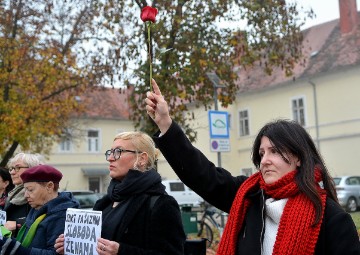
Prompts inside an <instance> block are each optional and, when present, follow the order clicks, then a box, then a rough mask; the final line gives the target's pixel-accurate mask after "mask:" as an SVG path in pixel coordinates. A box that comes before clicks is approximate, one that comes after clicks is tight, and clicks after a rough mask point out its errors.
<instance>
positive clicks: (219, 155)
mask: <svg viewBox="0 0 360 255" xmlns="http://www.w3.org/2000/svg"><path fill="white" fill-rule="evenodd" d="M214 103H215V111H218V100H217V87H216V85H214ZM217 160H218V167H221V152H220V151H218V152H217Z"/></svg>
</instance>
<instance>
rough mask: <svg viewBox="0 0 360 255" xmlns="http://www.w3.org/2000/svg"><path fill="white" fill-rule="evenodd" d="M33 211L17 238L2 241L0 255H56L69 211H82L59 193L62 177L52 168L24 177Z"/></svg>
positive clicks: (41, 168) (43, 167)
mask: <svg viewBox="0 0 360 255" xmlns="http://www.w3.org/2000/svg"><path fill="white" fill-rule="evenodd" d="M20 177H21V179H22V181H23V183H24V190H25V194H24V195H25V198H26V200H27V202H28V203H29V205H30V206H31V210H30V212H29V214H28V215H27V217H26V221H25V223H24V225H23V226H22V227H21V229H20V230H19V233H18V235H17V237H16V239H15V238H6V237H3V239H2V240H0V248H1V251H0V254H13V255H17V254H18V255H30V254H31V255H37V254H38V255H40V254H41V255H56V252H55V249H54V244H55V240H56V238H57V237H58V236H59V235H60V234H61V233H63V232H64V228H65V218H66V210H67V209H68V208H79V207H80V205H79V203H78V202H77V201H76V200H75V199H74V197H73V195H72V194H71V193H69V192H61V193H59V192H58V189H59V183H60V180H61V179H62V173H61V172H60V171H59V170H57V169H56V168H54V167H52V166H49V165H38V166H34V167H31V168H29V169H28V170H26V171H25V172H23V173H22V174H21V175H20Z"/></svg>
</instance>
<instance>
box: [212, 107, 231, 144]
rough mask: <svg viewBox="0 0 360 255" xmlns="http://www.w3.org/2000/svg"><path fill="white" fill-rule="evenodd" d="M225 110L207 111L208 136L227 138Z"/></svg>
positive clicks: (227, 124) (227, 128)
mask: <svg viewBox="0 0 360 255" xmlns="http://www.w3.org/2000/svg"><path fill="white" fill-rule="evenodd" d="M228 121H229V118H228V113H227V112H221V111H209V127H210V138H229V137H230V135H229V123H228Z"/></svg>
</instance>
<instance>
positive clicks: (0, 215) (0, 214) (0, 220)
mask: <svg viewBox="0 0 360 255" xmlns="http://www.w3.org/2000/svg"><path fill="white" fill-rule="evenodd" d="M5 222H6V212H5V211H3V210H0V225H4V224H5Z"/></svg>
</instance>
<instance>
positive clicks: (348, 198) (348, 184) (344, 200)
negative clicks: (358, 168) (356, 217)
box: [333, 176, 360, 212]
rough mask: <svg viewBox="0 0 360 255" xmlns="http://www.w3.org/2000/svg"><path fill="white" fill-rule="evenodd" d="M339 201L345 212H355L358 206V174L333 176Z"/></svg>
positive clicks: (359, 182) (359, 196)
mask: <svg viewBox="0 0 360 255" xmlns="http://www.w3.org/2000/svg"><path fill="white" fill-rule="evenodd" d="M333 179H334V183H335V185H336V192H337V197H338V200H339V203H340V205H341V206H342V207H344V208H345V210H346V211H347V212H355V211H356V210H357V209H358V208H359V206H360V176H339V177H334V178H333Z"/></svg>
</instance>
